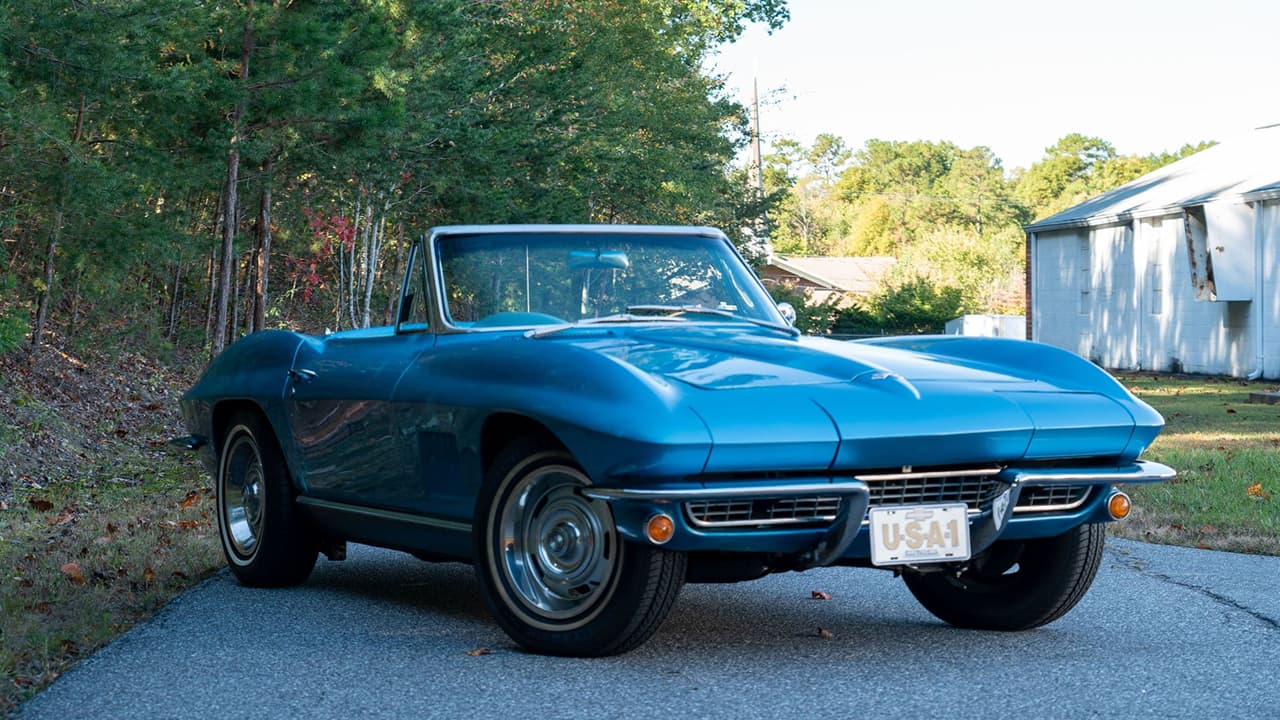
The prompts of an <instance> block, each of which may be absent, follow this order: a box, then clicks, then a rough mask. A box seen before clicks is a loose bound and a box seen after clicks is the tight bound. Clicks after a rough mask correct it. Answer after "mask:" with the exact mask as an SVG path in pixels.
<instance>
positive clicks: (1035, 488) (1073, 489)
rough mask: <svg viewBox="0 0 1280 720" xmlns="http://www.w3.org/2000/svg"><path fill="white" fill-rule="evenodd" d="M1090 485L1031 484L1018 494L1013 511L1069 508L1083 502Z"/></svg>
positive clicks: (1078, 505) (1086, 497) (1076, 506)
mask: <svg viewBox="0 0 1280 720" xmlns="http://www.w3.org/2000/svg"><path fill="white" fill-rule="evenodd" d="M1092 487H1093V486H1092V485H1032V486H1030V487H1024V488H1023V489H1022V494H1021V495H1019V496H1018V504H1017V505H1016V506H1015V507H1014V508H1013V511H1014V512H1019V513H1025V512H1049V511H1052V510H1071V509H1073V508H1078V507H1080V506H1081V505H1083V504H1084V501H1085V500H1086V499H1088V497H1089V489H1090V488H1092Z"/></svg>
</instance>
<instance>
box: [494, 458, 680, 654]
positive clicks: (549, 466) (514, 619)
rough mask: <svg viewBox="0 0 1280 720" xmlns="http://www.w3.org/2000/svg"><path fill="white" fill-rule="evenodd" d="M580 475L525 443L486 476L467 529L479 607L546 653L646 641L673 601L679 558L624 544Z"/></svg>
mask: <svg viewBox="0 0 1280 720" xmlns="http://www.w3.org/2000/svg"><path fill="white" fill-rule="evenodd" d="M589 484H590V481H589V480H588V478H587V476H586V473H584V472H583V471H582V468H580V467H579V466H578V464H577V463H575V462H574V461H573V458H571V457H570V456H569V455H568V454H567V453H565V452H564V451H562V450H558V449H557V450H551V449H547V448H546V447H545V446H542V445H539V444H537V443H535V442H533V441H530V440H523V439H522V440H517V441H515V442H513V443H512V444H511V445H509V446H508V447H507V448H505V449H504V450H503V451H502V452H501V453H500V454H499V456H498V457H497V459H496V460H495V461H494V463H493V466H492V467H491V468H490V469H489V471H488V472H487V473H486V475H485V479H484V483H483V486H482V487H481V490H480V497H479V501H478V502H477V504H476V518H475V523H474V530H473V542H474V543H475V558H476V562H475V567H476V575H477V577H478V578H479V580H480V586H481V588H482V590H483V596H484V601H485V605H486V607H488V609H489V612H490V613H491V614H492V615H493V617H494V619H495V620H497V622H498V624H499V625H500V626H501V627H502V629H503V630H505V631H506V633H507V634H508V635H510V636H511V639H513V640H515V641H516V642H517V643H518V644H519V645H520V646H522V647H524V648H525V649H526V650H530V651H532V652H536V653H541V654H546V655H569V656H577V657H599V656H603V655H615V654H618V653H624V652H627V651H628V650H632V649H634V648H635V647H637V646H639V645H640V644H642V643H643V642H644V641H645V640H648V639H649V637H650V636H651V635H653V633H654V632H656V631H657V629H658V626H659V625H661V624H662V621H663V620H664V619H665V618H666V616H667V614H668V613H669V612H670V611H671V608H672V606H673V605H674V604H675V600H676V596H677V595H678V594H679V592H680V587H681V585H682V584H683V583H684V574H685V562H686V559H685V556H684V554H683V553H676V552H670V551H666V550H662V549H660V548H656V547H652V546H647V545H641V544H637V543H629V542H624V541H623V540H622V538H621V536H620V535H619V534H618V531H617V529H616V528H615V527H614V524H613V513H612V511H611V510H610V509H609V505H608V503H605V502H603V501H600V500H590V499H588V498H585V497H583V496H582V494H581V493H580V492H578V491H579V490H580V489H581V488H582V487H585V486H587V485H589Z"/></svg>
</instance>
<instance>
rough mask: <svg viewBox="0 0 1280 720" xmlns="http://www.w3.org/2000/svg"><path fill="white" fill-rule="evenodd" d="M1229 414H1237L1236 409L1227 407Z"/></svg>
mask: <svg viewBox="0 0 1280 720" xmlns="http://www.w3.org/2000/svg"><path fill="white" fill-rule="evenodd" d="M1227 414H1228V415H1235V414H1236V411H1235V410H1232V409H1231V408H1227Z"/></svg>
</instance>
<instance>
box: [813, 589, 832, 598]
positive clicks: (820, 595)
mask: <svg viewBox="0 0 1280 720" xmlns="http://www.w3.org/2000/svg"><path fill="white" fill-rule="evenodd" d="M809 597H811V598H813V599H814V600H830V599H831V593H829V592H825V591H823V590H814V591H813V592H812V593H811V594H810V595H809Z"/></svg>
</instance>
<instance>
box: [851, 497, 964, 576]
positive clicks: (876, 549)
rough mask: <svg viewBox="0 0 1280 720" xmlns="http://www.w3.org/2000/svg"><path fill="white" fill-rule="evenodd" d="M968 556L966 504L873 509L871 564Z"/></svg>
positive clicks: (960, 558)
mask: <svg viewBox="0 0 1280 720" xmlns="http://www.w3.org/2000/svg"><path fill="white" fill-rule="evenodd" d="M968 559H969V508H968V507H967V506H965V505H964V504H963V503H956V504H953V505H903V506H901V507H882V508H872V509H871V564H872V565H905V564H907V563H911V564H918V563H933V562H953V561H956V560H968Z"/></svg>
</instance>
